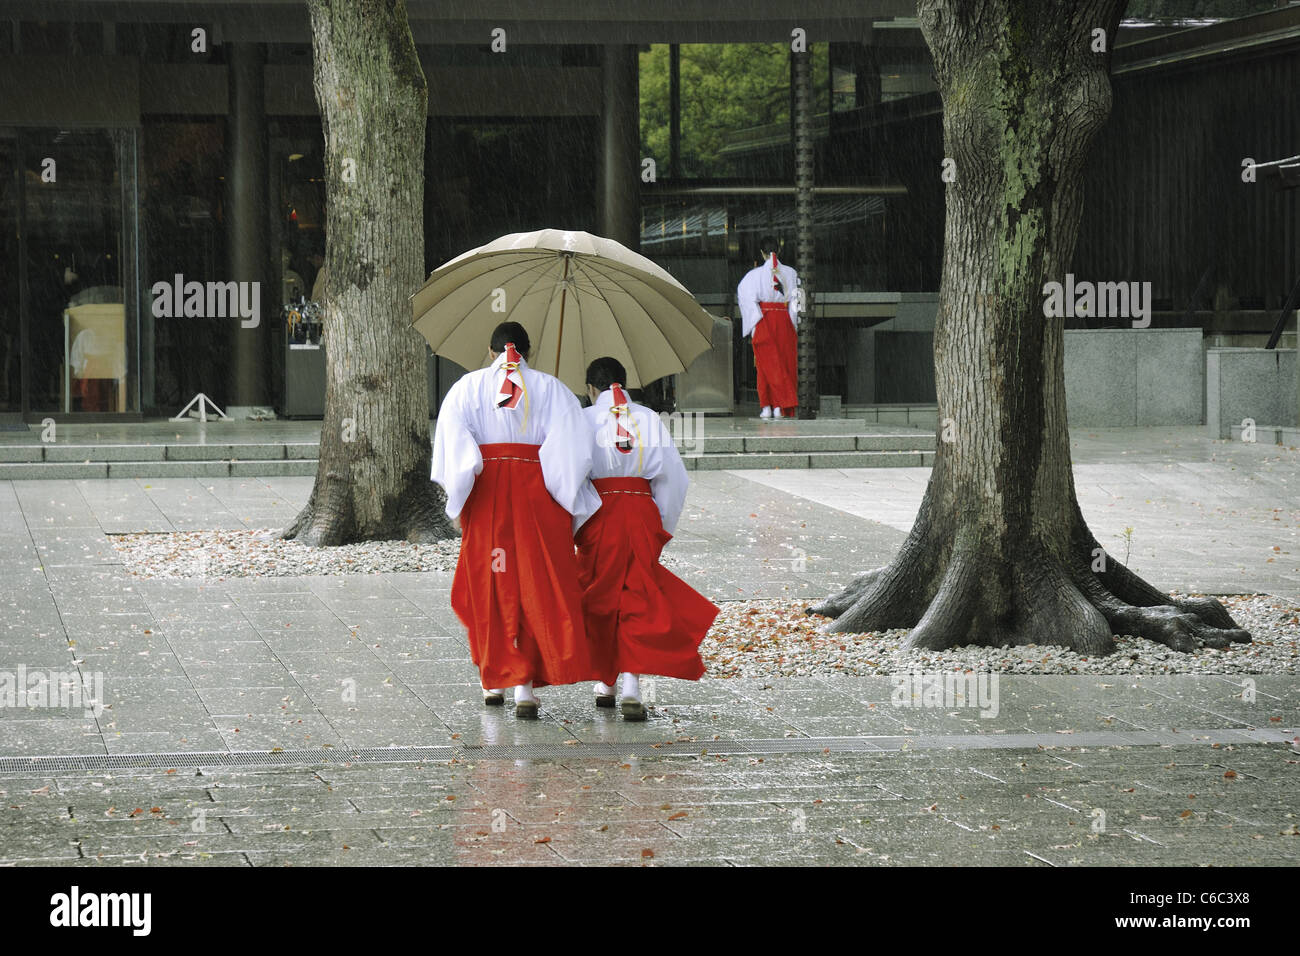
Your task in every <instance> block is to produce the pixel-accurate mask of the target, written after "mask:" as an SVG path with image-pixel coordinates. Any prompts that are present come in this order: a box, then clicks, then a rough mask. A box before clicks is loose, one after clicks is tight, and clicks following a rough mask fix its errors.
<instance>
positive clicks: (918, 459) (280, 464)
mask: <svg viewBox="0 0 1300 956" xmlns="http://www.w3.org/2000/svg"><path fill="white" fill-rule="evenodd" d="M682 461H683V462H684V463H685V465H686V468H687V470H688V471H710V470H716V471H721V470H728V469H746V468H750V469H759V470H765V469H769V468H786V469H792V468H793V469H798V468H919V467H921V466H928V465H931V464H933V463H934V452H933V451H926V450H922V449H906V450H902V449H900V450H888V451H875V450H868V451H859V450H854V451H813V452H806V451H798V452H792V451H769V452H760V451H751V452H736V453H716V454H706V455H700V454H689V453H688V454H684V455H683V456H682ZM317 464H318V462H317V460H316V459H314V458H280V459H268V458H263V459H249V460H235V461H206V460H191V461H168V460H155V461H19V462H14V461H10V462H0V481H30V480H32V479H51V478H65V479H66V478H73V479H78V478H255V477H256V478H271V477H311V476H314V475H315V474H316V468H317Z"/></svg>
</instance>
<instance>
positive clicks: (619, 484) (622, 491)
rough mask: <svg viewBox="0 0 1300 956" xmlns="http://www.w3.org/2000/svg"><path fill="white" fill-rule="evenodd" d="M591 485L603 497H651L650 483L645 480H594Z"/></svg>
mask: <svg viewBox="0 0 1300 956" xmlns="http://www.w3.org/2000/svg"><path fill="white" fill-rule="evenodd" d="M591 483H592V484H593V485H595V486H596V491H598V492H600V494H601V495H650V497H652V498H653V497H654V495H653V493H652V492H651V491H650V482H649V481H647V480H646V479H645V478H593V479H591Z"/></svg>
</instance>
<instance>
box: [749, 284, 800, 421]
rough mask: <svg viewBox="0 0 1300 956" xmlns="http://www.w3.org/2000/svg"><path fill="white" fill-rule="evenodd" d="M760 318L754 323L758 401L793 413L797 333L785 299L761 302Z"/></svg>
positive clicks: (796, 400)
mask: <svg viewBox="0 0 1300 956" xmlns="http://www.w3.org/2000/svg"><path fill="white" fill-rule="evenodd" d="M759 306H760V307H761V308H762V310H763V318H761V319H760V320H759V322H758V325H756V326H754V332H753V335H752V336H751V342H752V344H753V346H754V366H755V368H756V369H757V370H758V404H759V405H770V406H771V407H773V408H780V409H782V410H783V411H782V414H793V413H794V410H795V408H796V407H797V406H798V404H799V364H798V363H799V337H798V335H797V334H796V332H795V327H794V323H793V322H791V321H790V307H789V306H788V305H786V304H785V303H784V302H760V303H759Z"/></svg>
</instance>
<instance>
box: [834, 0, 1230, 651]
mask: <svg viewBox="0 0 1300 956" xmlns="http://www.w3.org/2000/svg"><path fill="white" fill-rule="evenodd" d="M1122 7H1123V0H1059V2H1051V3H1045V2H1043V0H921V2H920V4H919V17H920V20H921V27H922V30H923V32H924V34H925V38H926V42H927V43H928V44H929V46H930V50H931V52H932V54H933V58H934V64H935V76H936V79H937V82H938V85H939V92H940V95H941V96H942V99H943V107H944V113H943V124H944V151H945V155H946V158H947V159H949V160H953V161H955V173H956V177H955V181H953V182H951V183H949V184H948V186H947V211H946V222H945V227H944V228H945V233H944V262H943V277H942V280H941V285H940V296H939V313H938V318H937V321H936V326H935V337H934V355H935V380H936V388H937V392H938V406H939V423H938V428H937V432H938V436H939V439H940V440H939V443H938V453H937V455H936V458H935V464H934V469H933V471H932V472H931V475H930V483H929V485H928V487H927V488H926V493H925V498H924V500H923V501H922V503H921V508H920V512H919V513H918V515H917V519H916V524H915V525H914V526H913V528H912V531H911V534H910V535H909V536H908V538H907V540H906V542H904V544H903V546H902V549H901V550H900V552H899V553H898V555H897V556H896V557H895V558H894V561H893V563H892V564H890V565H888V566H886V567H884V568H880V569H877V570H875V571H870V572H867V573H866V574H863V575H860V576H859V577H858V578H856V579H855V580H854V581H853V583H852V584H850V585H849V587H848V588H846V589H845V590H844V591H842V592H841V593H839V594H836V595H833V596H832V597H830V598H828V599H827V600H826V601H825V602H823V603H822V604H820V605H818V606H816V607H813V608H811V609H810V613H816V614H824V615H828V616H832V617H835V618H836V620H835V621H834V622H833V623H832V624H830V625H829V626H828V629H829V630H832V631H844V632H854V631H856V632H861V631H876V630H883V629H886V628H912V633H911V634H910V636H909V637H908V641H907V646H909V647H915V648H929V649H938V648H944V647H951V646H955V645H959V644H983V645H991V646H1007V645H1015V644H1030V643H1037V644H1041V643H1054V644H1055V643H1060V644H1065V645H1068V646H1069V647H1070V648H1072V649H1073V650H1075V651H1077V652H1079V653H1082V654H1088V655H1101V654H1107V653H1110V652H1111V651H1112V650H1114V647H1115V644H1114V639H1113V637H1112V633H1114V632H1118V633H1121V634H1128V635H1134V636H1141V637H1146V638H1149V639H1151V640H1154V641H1159V642H1161V643H1163V644H1167V645H1168V646H1169V647H1171V648H1174V649H1176V650H1180V651H1189V650H1194V649H1195V648H1197V647H1200V646H1202V645H1208V646H1212V647H1222V646H1226V645H1227V644H1228V643H1229V642H1232V641H1249V640H1250V635H1249V634H1247V633H1246V632H1245V631H1243V630H1241V629H1239V628H1237V626H1236V624H1235V623H1234V622H1233V620H1232V619H1231V617H1229V615H1228V613H1227V611H1226V610H1224V608H1223V606H1222V605H1221V604H1220V603H1219V602H1218V601H1215V600H1213V599H1209V598H1203V599H1194V600H1186V601H1172V600H1171V599H1170V598H1169V596H1168V595H1164V594H1161V593H1160V592H1159V591H1158V590H1156V589H1155V588H1153V587H1151V586H1150V585H1149V584H1147V583H1146V582H1145V581H1143V580H1141V579H1140V578H1138V577H1137V576H1136V575H1134V574H1133V573H1132V572H1131V571H1129V570H1128V569H1127V568H1126V567H1124V566H1123V565H1122V564H1120V563H1119V562H1118V561H1115V560H1114V559H1113V558H1112V557H1111V556H1110V555H1108V554H1106V553H1105V552H1104V551H1103V550H1102V548H1101V547H1100V545H1098V543H1097V541H1096V539H1095V538H1094V537H1093V535H1092V534H1091V532H1089V530H1088V527H1087V524H1086V523H1085V522H1084V519H1083V516H1082V514H1081V513H1080V511H1079V506H1078V502H1077V500H1076V498H1075V491H1074V476H1073V473H1072V470H1071V464H1070V445H1069V435H1068V433H1067V431H1066V417H1065V371H1064V361H1063V353H1064V339H1065V335H1064V320H1063V319H1059V318H1054V319H1049V318H1045V317H1044V315H1043V311H1044V310H1043V303H1044V292H1043V288H1044V285H1045V283H1046V282H1049V281H1058V282H1060V281H1063V280H1064V275H1063V273H1064V272H1065V271H1066V269H1067V267H1068V266H1069V264H1070V260H1071V256H1072V255H1073V252H1074V242H1075V238H1076V235H1077V231H1078V224H1079V215H1080V210H1081V207H1082V200H1083V196H1082V171H1083V163H1084V158H1085V156H1086V154H1087V150H1088V147H1089V145H1090V143H1091V141H1092V139H1093V137H1094V135H1095V134H1096V132H1097V130H1098V129H1099V128H1100V127H1101V126H1102V124H1103V123H1104V122H1105V120H1106V117H1107V115H1108V113H1109V112H1110V96H1111V94H1110V80H1109V71H1110V66H1109V59H1110V54H1109V52H1095V51H1094V46H1095V44H1096V36H1095V34H1094V30H1096V29H1101V30H1104V31H1105V44H1106V50H1107V51H1109V48H1110V45H1111V43H1113V42H1114V39H1115V34H1116V30H1117V28H1118V24H1119V18H1120V14H1121V11H1122ZM939 173H940V170H938V169H936V170H935V174H936V175H938V174H939ZM1098 278H1102V277H1098Z"/></svg>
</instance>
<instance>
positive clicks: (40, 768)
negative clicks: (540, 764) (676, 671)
mask: <svg viewBox="0 0 1300 956" xmlns="http://www.w3.org/2000/svg"><path fill="white" fill-rule="evenodd" d="M1298 733H1300V731H1297V730H1296V729H1295V728H1285V729H1284V728H1279V729H1276V730H1273V729H1256V728H1251V729H1245V728H1242V729H1237V730H1233V729H1229V728H1222V727H1221V728H1214V729H1210V730H1182V731H1179V732H1177V733H1174V732H1172V731H1163V732H1150V731H1128V732H1124V733H1120V732H1113V733H1111V732H1105V731H1092V732H1088V733H1081V734H1073V735H1067V736H1061V735H1057V734H1055V733H1029V734H954V735H949V736H943V735H930V734H917V735H915V736H910V737H905V736H888V737H885V736H880V737H787V738H772V739H766V740H758V739H752V740H698V741H673V742H669V741H664V742H662V743H658V744H655V743H651V742H647V741H639V742H628V743H609V742H591V743H586V742H581V741H575V742H574V743H571V744H516V745H504V744H487V745H484V746H474V745H460V746H456V747H359V748H355V749H351V750H334V749H325V748H321V749H314V750H269V751H268V750H261V751H258V750H253V751H237V752H226V751H204V752H188V753H163V754H85V755H80V756H58V755H50V756H34V757H0V773H25V774H38V775H39V774H47V773H66V772H68V771H76V770H89V771H95V770H160V769H166V770H172V769H179V768H182V767H213V768H220V767H230V768H260V767H312V766H338V765H342V764H362V765H365V764H386V763H425V762H430V761H437V762H441V761H447V760H452V759H458V760H464V761H468V762H474V761H479V760H565V759H568V760H618V759H623V758H627V757H674V756H676V757H699V756H701V755H713V754H717V755H734V754H751V755H755V756H759V755H763V754H818V753H841V754H842V753H881V752H885V751H899V750H904V749H907V750H943V749H954V748H955V749H959V750H983V749H997V750H1033V749H1037V748H1039V747H1047V748H1070V747H1152V746H1207V745H1208V746H1212V745H1214V744H1220V745H1223V744H1254V743H1260V744H1270V743H1271V744H1285V743H1288V742H1289V741H1290V740H1291V739H1292V738H1293V737H1295V736H1296V735H1297V734H1298Z"/></svg>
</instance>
